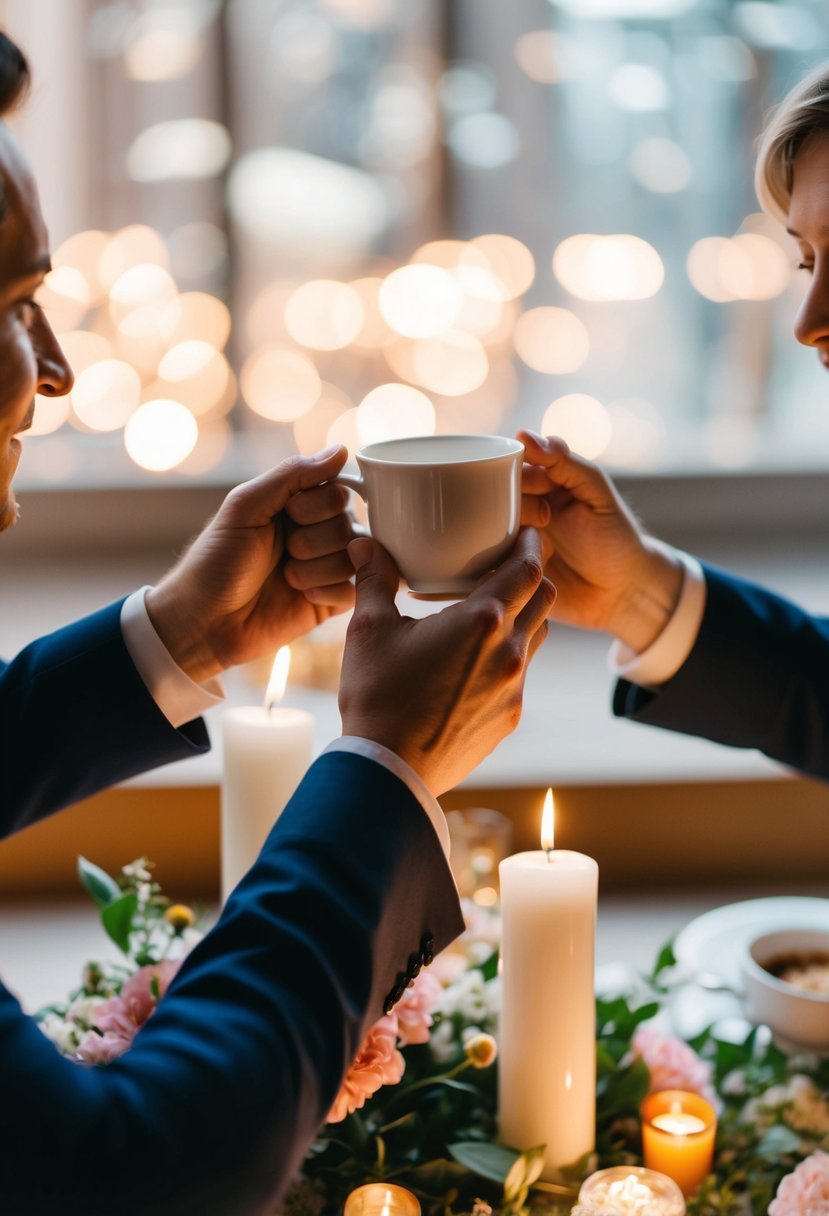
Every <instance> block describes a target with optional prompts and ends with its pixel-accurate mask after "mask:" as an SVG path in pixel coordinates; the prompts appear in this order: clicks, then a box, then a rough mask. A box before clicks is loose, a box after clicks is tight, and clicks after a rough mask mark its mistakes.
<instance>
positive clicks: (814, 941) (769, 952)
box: [740, 929, 829, 1053]
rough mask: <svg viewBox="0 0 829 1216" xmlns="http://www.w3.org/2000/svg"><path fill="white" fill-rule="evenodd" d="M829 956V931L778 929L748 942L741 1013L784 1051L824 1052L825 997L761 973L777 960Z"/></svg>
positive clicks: (827, 1037)
mask: <svg viewBox="0 0 829 1216" xmlns="http://www.w3.org/2000/svg"><path fill="white" fill-rule="evenodd" d="M810 954H821V955H827V956H829V931H827V930H825V929H779V930H777V931H776V932H774V933H763V934H762V935H761V936H759V937H755V938H754V939H753V940H752V941H749V942H748V943H747V945H746V948H745V950H744V952H743V956H742V959H741V966H740V969H741V979H742V998H743V1008H744V1010H745V1014H746V1017H747V1018H748V1019H749V1021H751V1022H755V1023H763V1024H764V1025H766V1026H768V1027H769V1028H770V1029H771V1031H772V1034H773V1035H774V1037H775V1039H776V1040H777V1041H778V1042H779V1043H780V1044H781V1046H783V1047H789V1048H792V1047H793V1048H798V1047H800V1048H806V1049H809V1050H811V1051H817V1052H821V1053H827V1052H829V994H824V993H820V992H809V991H808V990H806V989H805V988H799V987H797V986H796V985H795V984H790V983H787V981H786V980H781V979H778V978H777V977H776V976H774V975H772V973H771V972H770V971H767V970H766V968H767V967H768V966H770V965H772V964H774V962H775V961H776V960H779V959H784V958H788V957H797V956H803V955H810Z"/></svg>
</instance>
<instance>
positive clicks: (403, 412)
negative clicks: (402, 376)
mask: <svg viewBox="0 0 829 1216" xmlns="http://www.w3.org/2000/svg"><path fill="white" fill-rule="evenodd" d="M356 422H357V434H358V436H359V439H360V443H361V444H366V443H378V442H380V441H382V440H385V439H405V438H406V437H407V436H409V435H433V434H434V433H435V407H434V406H433V405H432V402H431V401H430V400H429V398H428V397H427V396H426V394H425V393H421V392H420V391H419V389H416V388H412V387H411V386H410V385H408V384H381V385H379V386H378V387H377V388H375V389H372V390H371V392H370V393H367V394H366V396H365V397H364V398H363V400H362V401H361V402H360V404H359V406H358V407H357V418H356ZM329 434H330V431H329Z"/></svg>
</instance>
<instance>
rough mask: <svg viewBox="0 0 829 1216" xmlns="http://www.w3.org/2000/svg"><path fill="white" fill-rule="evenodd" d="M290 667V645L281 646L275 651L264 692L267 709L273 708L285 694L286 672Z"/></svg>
mask: <svg viewBox="0 0 829 1216" xmlns="http://www.w3.org/2000/svg"><path fill="white" fill-rule="evenodd" d="M290 669H291V648H290V646H281V647H280V648H279V650H277V652H276V658H275V659H274V661H273V668H272V669H271V678H270V679H269V680H268V688H267V691H266V693H265V705H266V706H267V708H268V709H273V707H274V705H278V704H279V702H280V701H281V700H282V698H283V697H284V696H285V685H286V684H287V683H288V672H289V671H290Z"/></svg>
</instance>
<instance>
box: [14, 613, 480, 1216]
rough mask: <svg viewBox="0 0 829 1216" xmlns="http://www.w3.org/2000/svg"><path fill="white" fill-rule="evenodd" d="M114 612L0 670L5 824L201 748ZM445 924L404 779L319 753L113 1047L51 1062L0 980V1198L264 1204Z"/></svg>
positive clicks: (35, 1211)
mask: <svg viewBox="0 0 829 1216" xmlns="http://www.w3.org/2000/svg"><path fill="white" fill-rule="evenodd" d="M119 615H120V604H116V605H113V606H112V607H111V608H108V609H104V610H103V611H102V612H101V613H98V614H96V615H95V616H93V617H90V618H88V619H87V620H85V621H82V622H80V623H79V624H78V625H76V626H72V627H70V628H68V629H64V630H60V631H59V632H58V633H56V634H53V635H52V636H50V637H48V638H46V639H43V640H42V641H40V642H37V643H35V644H34V645H33V646H30V647H29V648H27V650H25V651H24V652H23V653H22V654H21V655H20V656H19V657H18V658H17V659H16V660H15V661H14V662H13V663H11V664H10V665H9V666H8V667H6V668H5V670H4V671H3V672H2V676H0V713H2V722H0V727H1V728H2V734H0V739H2V741H3V747H4V749H5V760H4V763H3V765H2V768H1V769H0V780H1V781H2V797H0V815H1V816H2V824H3V828H4V830H5V833H8V832H11V831H14V830H15V829H17V828H19V827H21V826H23V825H25V824H27V823H31V822H33V821H34V820H36V819H39V818H41V817H42V816H43V815H46V814H48V813H49V812H51V811H53V810H56V809H58V808H59V807H61V806H64V805H66V804H67V803H69V802H72V801H74V800H75V799H77V798H80V797H85V796H87V795H89V794H91V793H93V792H95V791H96V790H98V789H101V788H102V787H103V786H105V785H107V784H109V783H111V782H112V781H114V780H116V779H122V778H125V777H126V776H128V775H130V774H133V773H136V772H138V771H141V770H143V769H146V768H150V767H152V766H153V765H158V764H162V763H165V762H167V761H169V760H173V759H176V758H179V757H182V756H187V755H191V754H193V753H194V752H195V751H199V750H204V749H205V748H206V747H207V735H206V732H205V728H204V725H203V723H201V722H196V723H191V724H190V725H189V726H188V727H187V728H186V729H184V730H182V731H176V730H174V729H173V728H172V727H171V726H170V725H169V724H168V723H167V721H166V719H165V718H164V717H163V715H162V714H161V713H160V712H159V710H158V708H157V707H156V705H155V703H154V702H153V700H152V698H151V697H150V696H149V694H148V693H147V690H146V688H145V687H144V684H143V681H142V680H141V679H140V677H139V676H138V674H137V672H136V671H135V668H134V666H133V664H132V661H131V660H130V658H129V655H128V653H127V650H126V648H125V646H124V643H123V639H122V636H121V630H120V622H119ZM462 928H463V922H462V918H461V915H460V908H459V904H458V899H457V892H456V889H455V885H454V882H453V880H452V877H451V874H450V872H449V869H448V866H447V863H446V859H445V857H444V855H443V852H442V849H441V847H440V844H439V842H438V839H437V835H436V833H435V831H434V829H433V827H432V825H431V823H430V822H429V820H428V818H427V816H426V814H425V812H424V811H423V808H422V807H421V806H420V804H419V803H418V801H417V800H416V799H415V798H414V796H413V795H412V794H411V793H410V791H409V790H408V788H407V787H406V786H405V785H404V783H403V782H401V781H399V780H398V779H397V778H396V777H395V776H393V775H392V774H391V773H390V772H389V771H388V770H387V769H385V768H384V767H383V766H382V765H379V764H376V763H374V762H373V761H370V760H366V759H364V758H362V757H360V756H356V755H350V754H347V753H344V752H334V753H330V754H328V755H325V756H323V757H321V758H320V759H319V760H317V761H316V762H315V763H314V764H313V765H312V766H311V769H310V770H309V772H308V774H307V776H306V778H305V780H304V781H303V782H302V784H301V785H300V788H299V789H298V791H297V793H296V794H295V796H294V797H293V799H292V800H291V802H290V804H289V805H288V807H287V808H286V809H285V811H284V812H283V814H282V815H281V816H280V818H279V820H278V821H277V823H276V825H275V827H274V828H273V830H272V832H271V834H270V836H269V838H268V840H267V842H266V844H265V846H264V848H263V850H262V852H261V854H260V856H259V859H258V860H257V862H256V863H255V865H254V866H253V868H252V869H251V870H250V872H249V873H248V875H247V876H246V877H245V878H244V879H243V881H242V882H241V883H240V885H239V886H238V887H237V888H236V890H235V891H234V893H233V894H232V895H231V897H230V899H229V900H228V902H227V905H226V906H225V909H224V911H223V913H222V916H221V917H220V919H219V921H218V923H217V925H216V927H215V928H214V929H213V930H212V931H211V932H210V933H209V934H208V935H207V936H206V937H205V939H204V941H203V942H201V943H200V945H199V946H197V947H196V949H195V950H194V951H193V952H192V954H190V955H189V956H188V958H187V959H186V960H185V962H184V964H183V966H182V968H181V970H180V971H179V973H178V975H177V976H176V978H175V980H174V981H173V983H172V984H171V986H170V988H169V990H168V992H167V994H166V996H165V998H164V1000H163V1002H162V1003H161V1005H160V1006H159V1008H158V1010H157V1011H156V1013H155V1014H154V1015H153V1017H152V1018H151V1019H150V1020H149V1021H148V1022H147V1024H146V1025H145V1026H144V1027H143V1028H142V1030H141V1031H140V1033H139V1034H138V1036H137V1038H136V1040H135V1042H134V1044H133V1046H132V1048H131V1049H130V1051H129V1052H128V1053H127V1054H126V1055H125V1056H122V1057H121V1058H120V1059H119V1060H116V1061H115V1062H113V1063H112V1064H110V1065H108V1066H106V1067H102V1068H87V1067H85V1066H82V1065H78V1064H75V1063H73V1062H72V1061H70V1060H67V1059H64V1058H62V1057H61V1056H60V1055H59V1054H58V1052H57V1051H56V1049H55V1047H54V1046H53V1045H52V1043H50V1042H49V1041H48V1040H47V1039H46V1038H45V1037H44V1035H43V1034H42V1033H41V1031H40V1030H39V1029H38V1027H37V1026H36V1024H35V1023H34V1022H33V1021H32V1020H31V1019H30V1018H29V1017H27V1016H26V1015H25V1014H24V1013H23V1012H22V1011H21V1009H20V1006H19V1005H18V1002H17V1000H16V999H15V998H14V996H13V995H12V994H11V993H10V992H9V991H8V990H7V989H6V988H4V987H2V985H0V1178H1V1179H2V1180H1V1181H0V1212H2V1214H3V1216H56V1213H58V1212H60V1213H61V1214H62V1216H138V1214H139V1213H140V1214H142V1216H264V1214H265V1213H267V1212H270V1211H271V1210H272V1208H273V1206H274V1203H275V1202H276V1200H277V1198H278V1197H279V1195H280V1194H281V1192H282V1191H283V1190H284V1187H285V1185H286V1183H287V1182H288V1181H289V1180H290V1178H291V1177H292V1175H293V1174H294V1173H295V1171H296V1170H297V1168H298V1167H299V1165H300V1163H301V1161H302V1159H303V1157H304V1155H305V1153H306V1151H307V1149H308V1146H309V1144H310V1142H311V1140H312V1138H313V1136H314V1134H315V1133H316V1131H317V1130H318V1128H319V1126H320V1124H321V1123H322V1122H323V1120H324V1119H325V1116H326V1114H327V1112H328V1110H329V1109H330V1106H331V1104H332V1102H333V1099H334V1097H335V1095H336V1093H337V1090H338V1087H339V1085H340V1081H341V1079H342V1076H343V1074H344V1072H345V1069H346V1067H347V1065H348V1063H349V1062H350V1060H351V1059H352V1057H353V1056H354V1054H355V1052H356V1049H357V1047H358V1045H359V1043H360V1041H361V1039H362V1037H363V1035H364V1033H365V1031H366V1029H367V1027H368V1026H369V1025H370V1024H371V1022H372V1021H374V1020H375V1019H376V1018H377V1017H379V1016H380V1015H381V1013H382V1008H383V1005H384V1003H387V1002H388V1000H389V994H390V993H391V994H392V995H393V994H394V993H398V992H399V991H401V990H402V987H404V986H405V980H406V978H407V975H408V974H409V973H411V969H412V966H414V968H415V969H418V968H419V964H420V962H421V961H423V960H424V959H428V958H429V957H430V956H431V954H432V953H433V952H435V951H437V950H440V949H442V948H443V947H444V946H445V945H447V944H448V942H449V941H451V939H452V938H453V937H455V936H456V935H457V934H458V933H459V932H461V930H462ZM79 961H80V960H79Z"/></svg>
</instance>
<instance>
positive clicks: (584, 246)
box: [553, 232, 665, 301]
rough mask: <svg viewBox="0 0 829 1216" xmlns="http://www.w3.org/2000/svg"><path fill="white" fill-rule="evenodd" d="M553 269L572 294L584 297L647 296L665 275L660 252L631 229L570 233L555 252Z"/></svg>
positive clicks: (628, 297)
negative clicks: (612, 231) (630, 231)
mask: <svg viewBox="0 0 829 1216" xmlns="http://www.w3.org/2000/svg"><path fill="white" fill-rule="evenodd" d="M553 273H554V274H555V276H556V278H557V279H558V281H559V283H561V285H562V287H564V288H565V289H566V290H567V291H569V292H570V294H571V295H573V296H577V297H578V298H579V299H582V300H597V301H599V300H601V301H610V300H647V299H649V298H650V297H651V296H654V295H656V293H657V292H658V291H659V289H660V287H661V286H662V283H663V281H664V278H665V268H664V266H663V264H662V259H661V258H660V256H659V254H658V253H657V252H656V250H655V249H654V248H653V246H652V245H649V244H648V242H647V241H643V240H642V238H641V237H638V236H632V235H631V234H629V233H619V234H616V235H613V236H599V235H597V234H595V233H590V232H583V233H578V234H576V235H575V236H571V237H567V239H566V240H564V241H562V242H561V244H560V245H559V246H558V247H557V249H556V251H555V253H554V254H553Z"/></svg>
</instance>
